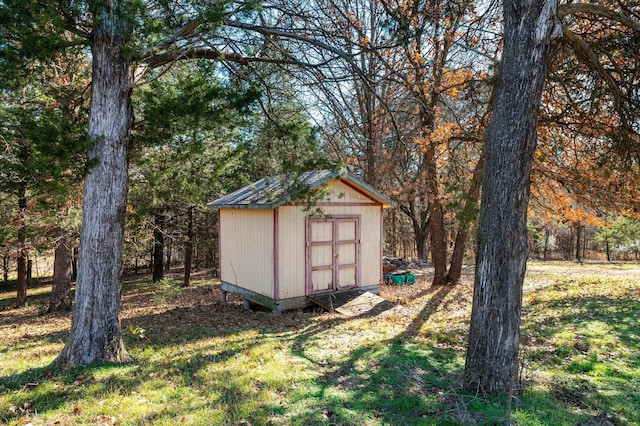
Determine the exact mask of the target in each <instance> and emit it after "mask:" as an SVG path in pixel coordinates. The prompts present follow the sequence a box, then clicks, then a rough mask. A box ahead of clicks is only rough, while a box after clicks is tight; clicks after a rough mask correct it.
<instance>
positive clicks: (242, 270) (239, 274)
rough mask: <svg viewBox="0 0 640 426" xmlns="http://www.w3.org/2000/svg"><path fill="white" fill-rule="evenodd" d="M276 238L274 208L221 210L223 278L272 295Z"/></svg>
mask: <svg viewBox="0 0 640 426" xmlns="http://www.w3.org/2000/svg"><path fill="white" fill-rule="evenodd" d="M273 238H274V211H273V210H253V209H251V210H243V209H222V210H220V270H221V277H220V278H221V280H222V281H225V282H227V283H230V284H234V285H237V286H239V287H242V288H245V289H248V290H251V291H254V292H256V293H259V294H262V295H265V296H268V297H273V296H274V294H273V287H274V253H273V246H274V244H273Z"/></svg>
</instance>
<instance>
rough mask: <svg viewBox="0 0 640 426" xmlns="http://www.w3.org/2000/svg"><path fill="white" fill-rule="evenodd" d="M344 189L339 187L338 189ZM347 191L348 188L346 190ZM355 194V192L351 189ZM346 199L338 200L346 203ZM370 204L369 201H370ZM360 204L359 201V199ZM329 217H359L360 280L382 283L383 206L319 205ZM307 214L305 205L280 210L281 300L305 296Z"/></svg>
mask: <svg viewBox="0 0 640 426" xmlns="http://www.w3.org/2000/svg"><path fill="white" fill-rule="evenodd" d="M345 187H346V186H345ZM340 189H344V188H338V190H340ZM347 189H348V188H347ZM350 191H352V190H350ZM344 198H346V197H342V198H336V199H340V200H342V201H344ZM369 201H370V200H369ZM358 202H360V200H358ZM320 207H321V208H322V211H323V213H324V214H327V215H330V216H359V217H360V229H361V235H360V256H361V258H360V261H361V263H360V265H361V270H360V278H361V282H360V285H361V286H369V285H376V284H381V282H382V276H381V274H382V273H381V266H380V262H381V259H382V244H381V241H382V240H381V238H382V235H381V222H380V220H381V214H382V206H381V205H371V206H362V205H356V206H350V205H348V203H345V205H331V206H320ZM306 219H307V216H306V213H305V212H304V211H303V207H302V206H282V207H280V208H279V209H278V250H277V251H278V260H277V264H278V289H279V299H287V298H291V297H300V296H305V293H306V279H305V278H306V276H305V273H306V263H305V262H306V257H305V245H306V243H305V232H306V230H305V226H306Z"/></svg>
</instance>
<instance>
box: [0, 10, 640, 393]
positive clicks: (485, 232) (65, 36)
mask: <svg viewBox="0 0 640 426" xmlns="http://www.w3.org/2000/svg"><path fill="white" fill-rule="evenodd" d="M516 3H517V4H516ZM537 3H538V0H526V1H525V0H522V1H518V2H515V3H513V2H510V3H509V4H506V3H505V4H503V5H499V4H493V3H491V4H487V3H486V2H475V1H472V0H462V1H455V2H452V1H448V0H439V1H435V2H422V1H402V2H399V1H393V0H355V1H351V0H350V1H346V0H344V1H343V0H314V1H304V2H298V1H296V0H274V1H265V2H254V1H249V2H244V1H231V2H216V3H215V4H208V3H207V2H188V1H187V2H183V1H178V0H176V1H168V2H155V1H140V2H129V1H111V2H103V1H87V2H81V1H69V2H50V3H47V4H43V3H41V2H37V1H30V0H29V1H6V2H2V4H1V5H0V52H1V55H0V73H1V74H2V77H3V81H4V83H3V88H2V91H1V92H0V96H1V98H2V104H1V106H0V122H1V123H2V124H1V128H0V183H1V186H0V250H2V259H3V271H4V279H5V281H6V280H7V279H8V278H9V272H10V271H13V270H15V271H16V280H17V288H18V290H17V304H18V305H23V304H24V303H25V302H26V300H27V287H26V282H27V275H28V264H29V262H28V260H29V257H30V256H32V255H33V253H34V252H36V251H37V252H45V251H47V250H50V251H52V252H54V253H55V272H54V277H53V286H54V291H53V293H52V295H53V296H52V300H51V306H50V309H51V310H57V309H70V308H71V300H70V296H69V288H70V276H71V275H72V273H75V270H76V268H79V270H78V274H79V286H78V291H77V292H76V299H78V297H80V300H84V299H85V298H88V297H89V296H88V295H93V296H91V297H94V298H98V299H100V300H102V299H101V298H103V297H104V305H103V306H104V307H103V308H99V309H104V311H101V313H99V312H97V311H96V313H95V315H103V314H104V313H105V312H109V313H110V315H111V314H113V315H111V316H112V317H113V319H112V320H113V321H114V323H113V324H115V321H116V320H117V317H118V310H117V308H113V309H112V308H109V306H115V305H114V302H113V300H116V299H117V298H119V291H118V289H119V280H120V278H119V277H120V274H121V271H122V270H123V269H124V268H126V269H129V270H133V271H141V270H144V269H148V268H150V269H151V270H152V271H153V276H154V279H156V280H160V279H162V276H163V270H164V268H166V267H168V266H169V265H179V264H181V265H182V267H183V268H184V271H185V274H184V282H183V283H184V285H189V277H190V273H191V270H192V268H193V267H195V268H215V266H216V258H217V250H218V245H217V235H216V220H217V216H216V214H215V212H211V211H207V210H206V208H205V206H206V203H207V202H209V201H211V200H213V199H215V198H217V197H219V196H220V195H223V194H225V193H228V192H230V191H233V190H235V189H237V188H239V187H241V186H243V185H246V184H248V183H251V182H252V181H255V180H257V179H260V178H263V177H265V176H270V175H276V174H283V173H286V174H292V175H295V174H296V173H300V172H302V171H306V170H311V169H320V168H334V167H345V168H347V169H348V170H349V172H351V173H353V174H354V175H356V176H358V177H359V178H361V179H362V180H363V181H365V182H366V183H368V184H370V185H372V186H373V187H375V188H377V189H378V190H380V191H381V192H382V193H384V194H385V195H387V196H388V197H390V198H391V199H393V200H394V201H395V202H396V203H397V209H395V210H394V211H391V212H389V213H388V214H387V216H386V218H385V225H386V226H385V251H386V253H388V254H389V255H395V256H406V257H413V258H416V259H417V260H421V261H428V262H430V264H431V265H433V268H434V279H433V284H435V285H442V284H454V283H456V282H457V281H458V279H459V278H460V274H461V270H462V265H463V262H464V261H465V259H467V260H468V261H470V260H472V259H473V258H474V256H475V255H476V254H478V253H475V250H476V249H481V250H484V247H503V245H502V244H507V246H509V244H512V243H513V247H516V246H517V254H516V255H514V256H511V255H507V254H504V253H506V252H504V253H503V255H500V256H498V257H497V258H495V259H494V258H491V260H489V262H500V260H499V259H503V260H504V259H510V258H513V259H518V258H519V257H521V256H525V257H526V255H527V254H529V255H531V256H536V257H539V258H544V259H554V258H563V259H577V260H581V259H586V258H598V259H607V260H637V259H638V255H639V254H638V253H639V246H640V230H639V228H640V222H639V221H638V217H639V216H640V204H639V203H640V184H639V182H640V166H639V162H640V141H639V138H638V135H639V133H640V118H639V117H638V112H639V111H640V96H639V95H640V93H639V92H638V90H639V89H638V87H639V86H638V84H637V83H638V81H639V79H640V71H639V68H638V58H639V57H640V55H639V54H638V53H639V52H638V46H639V45H640V23H639V22H640V10H639V9H638V5H637V3H636V2H633V1H620V2H618V3H616V4H615V5H610V4H608V3H606V2H603V3H602V4H597V3H584V4H581V3H573V2H570V3H564V2H560V3H559V2H557V1H556V2H554V1H550V2H540V3H544V7H542V6H541V5H539V4H537ZM536 14H539V16H537V15H536ZM534 18H535V19H534ZM538 18H539V19H538ZM517 22H526V23H527V25H524V24H522V25H520V26H518V25H516V24H515V23H517ZM535 25H538V27H536V26H535ZM518 31H521V33H518ZM527 43H529V44H527ZM534 53H535V54H534ZM527 54H530V56H529V57H527V56H526V55H527ZM541 58H543V59H544V60H541ZM510 61H513V62H510ZM538 106H539V107H538ZM482 199H484V200H485V201H483V202H482V203H481V202H480V201H481V200H482ZM512 202H513V204H511V203H512ZM83 206H84V207H83ZM483 209H484V210H483ZM500 209H503V210H500ZM483 211H484V212H485V213H484V214H483V213H482V212H483ZM479 212H480V215H479ZM512 213H513V214H512ZM479 218H480V221H479ZM479 223H480V225H479ZM525 228H526V229H525ZM526 230H528V237H527V236H526ZM503 234H504V238H503V237H502V236H501V237H500V238H501V240H500V241H498V240H497V239H493V236H496V238H497V236H498V235H503ZM476 235H478V238H476ZM509 238H511V239H513V241H515V242H512V243H508V242H507V243H505V241H507V240H509ZM514 238H515V239H514ZM507 246H504V247H507ZM509 247H510V246H509ZM500 250H510V248H508V247H507V248H501V249H500ZM482 253H485V252H484V251H482ZM487 253H488V252H487ZM75 254H77V255H78V257H79V260H77V259H76V256H75ZM478 255H479V256H480V257H481V258H483V259H485V258H486V257H485V256H489V255H488V254H486V253H485V254H478ZM491 256H494V254H492V255H491ZM496 259H498V260H496ZM76 260H77V261H76ZM507 263H508V262H507ZM507 263H504V264H503V267H504V270H505V271H509V270H510V269H509V267H507V266H508V265H507ZM520 264H522V262H520ZM82 268H85V269H84V270H83V269H82ZM521 268H523V266H522V267H521V266H517V267H515V269H514V270H513V271H514V272H513V274H515V275H514V277H516V278H515V279H514V282H515V283H518V282H520V285H521V278H518V276H519V275H523V274H522V272H523V269H521ZM72 269H73V270H72ZM494 270H497V269H494ZM509 273H511V272H509ZM98 277H100V278H99V279H98ZM483 279H484V278H483ZM495 279H497V278H495V277H493V278H491V279H490V281H491V280H495ZM509 280H510V279H506V281H509ZM85 295H86V296H85ZM96 305H98V304H96ZM92 309H93V308H92ZM96 309H98V308H96ZM474 309H475V308H474ZM510 309H511V308H510ZM518 317H519V310H518ZM78 321H79V320H78ZM109 321H111V320H109ZM107 322H108V321H107ZM76 327H82V326H81V325H78V324H77V323H76V322H75V318H74V325H73V330H72V337H74V336H76V335H78V333H80V331H79V330H80V328H76ZM112 328H113V329H114V330H116V331H115V333H116V335H117V334H118V333H119V326H116V325H114V326H113V327H112ZM98 334H100V333H98ZM105 339H107V340H108V342H115V343H113V347H109V348H107V349H105V350H106V352H105V354H102V355H100V354H98V355H96V357H97V358H96V359H113V360H121V359H125V358H126V352H125V351H124V348H123V347H122V345H121V344H120V343H119V342H120V339H119V338H116V337H113V336H111V337H108V338H107V337H105ZM73 340H74V339H73V338H70V343H68V346H67V347H66V348H65V352H64V354H63V355H61V358H60V360H59V361H60V363H62V364H64V363H66V362H68V363H88V362H92V361H91V359H87V358H83V355H78V354H81V353H82V351H81V350H79V349H78V348H77V347H76V348H75V349H74V343H72V341H73ZM77 342H78V343H77V344H80V343H79V342H80V340H78V341H77ZM109 345H112V343H109ZM105 347H106V346H105ZM100 350H102V349H100ZM87 351H88V352H91V350H89V349H87ZM85 352H86V351H85ZM74 354H75V355H74ZM74 356H75V358H74ZM471 382H473V381H471ZM504 383H506V382H503V383H502V385H500V384H498V385H497V388H500V386H503V385H504Z"/></svg>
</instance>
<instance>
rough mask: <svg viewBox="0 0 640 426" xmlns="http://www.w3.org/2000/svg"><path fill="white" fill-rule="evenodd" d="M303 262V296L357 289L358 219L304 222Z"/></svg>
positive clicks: (335, 218)
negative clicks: (304, 288)
mask: <svg viewBox="0 0 640 426" xmlns="http://www.w3.org/2000/svg"><path fill="white" fill-rule="evenodd" d="M306 263H307V268H306V269H307V278H306V280H307V283H306V285H307V294H313V293H322V292H328V291H335V290H340V289H347V288H352V287H358V286H360V216H334V217H326V218H321V217H312V218H310V219H308V220H307V232H306Z"/></svg>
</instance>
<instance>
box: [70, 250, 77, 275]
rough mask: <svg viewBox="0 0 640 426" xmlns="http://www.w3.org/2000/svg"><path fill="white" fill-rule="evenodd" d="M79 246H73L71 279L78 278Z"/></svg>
mask: <svg viewBox="0 0 640 426" xmlns="http://www.w3.org/2000/svg"><path fill="white" fill-rule="evenodd" d="M78 255H79V253H78V247H74V248H73V255H72V256H71V281H76V280H77V279H78Z"/></svg>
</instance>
